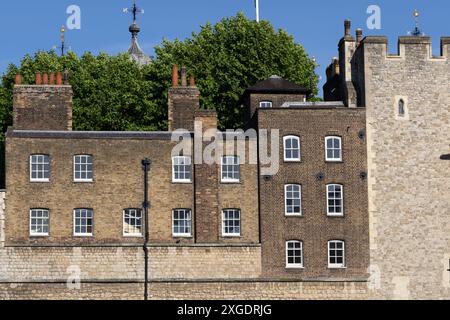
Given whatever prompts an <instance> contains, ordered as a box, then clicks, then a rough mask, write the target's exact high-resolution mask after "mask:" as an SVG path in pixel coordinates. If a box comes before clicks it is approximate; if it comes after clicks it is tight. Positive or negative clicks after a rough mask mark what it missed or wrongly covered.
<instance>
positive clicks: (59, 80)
mask: <svg viewBox="0 0 450 320" xmlns="http://www.w3.org/2000/svg"><path fill="white" fill-rule="evenodd" d="M62 83H63V81H62V73H61V71H58V72H57V73H56V85H57V86H61V85H62Z"/></svg>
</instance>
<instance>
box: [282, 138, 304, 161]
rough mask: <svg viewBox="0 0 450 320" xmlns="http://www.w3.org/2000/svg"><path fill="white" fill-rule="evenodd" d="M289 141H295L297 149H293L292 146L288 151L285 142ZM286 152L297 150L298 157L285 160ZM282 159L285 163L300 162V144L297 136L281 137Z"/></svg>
mask: <svg viewBox="0 0 450 320" xmlns="http://www.w3.org/2000/svg"><path fill="white" fill-rule="evenodd" d="M291 139H293V140H296V141H297V143H298V149H297V148H293V147H292V146H291V148H289V149H288V148H287V147H286V142H287V141H288V140H291ZM288 150H290V151H295V150H298V157H297V158H287V157H286V151H288ZM283 159H284V161H285V162H300V161H301V159H302V154H301V144H300V137H299V136H293V135H289V136H284V137H283Z"/></svg>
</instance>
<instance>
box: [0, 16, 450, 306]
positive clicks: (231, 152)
mask: <svg viewBox="0 0 450 320" xmlns="http://www.w3.org/2000/svg"><path fill="white" fill-rule="evenodd" d="M386 47H387V46H386V39H385V38H382V37H366V38H364V39H363V38H362V34H361V32H360V31H357V36H356V38H354V37H352V36H351V35H350V22H349V21H346V23H345V35H344V37H343V39H342V40H341V41H340V43H339V58H336V59H334V60H333V63H332V65H330V67H329V68H328V69H327V78H328V81H327V84H326V85H325V87H324V97H325V100H327V101H325V102H317V103H311V102H306V98H307V96H308V94H309V92H308V90H306V89H304V88H302V87H300V86H298V85H296V84H293V83H291V82H288V81H286V80H283V79H281V78H279V77H276V76H273V77H271V78H269V79H267V80H265V81H262V82H259V83H257V84H255V85H254V86H252V87H250V88H248V89H247V91H246V92H245V95H244V101H245V108H246V109H245V123H246V128H247V129H249V131H247V132H246V133H245V134H240V133H239V132H235V133H230V132H227V133H220V132H217V131H216V128H217V116H216V114H215V112H214V111H208V110H201V109H200V104H199V98H200V92H199V90H198V88H197V87H196V86H195V81H194V80H193V79H187V76H186V70H185V69H184V68H182V70H181V85H180V83H179V72H178V68H177V67H174V69H173V81H172V87H171V88H170V89H169V101H168V106H169V110H168V115H169V131H168V132H77V131H72V130H71V127H72V126H71V112H72V98H71V97H72V92H71V88H70V86H69V85H62V83H61V81H58V85H56V84H52V85H49V84H45V85H43V84H42V83H40V81H37V83H36V84H34V85H22V84H20V81H18V84H17V85H16V87H15V89H14V124H13V127H12V128H10V129H9V130H8V132H7V141H6V175H7V180H6V192H5V193H0V194H1V195H2V197H0V204H1V206H0V246H1V247H0V261H1V264H0V298H5V299H9V298H12V299H14V298H51V299H54V298H132V299H141V298H142V297H143V293H142V290H143V281H144V253H143V250H142V247H143V246H144V242H145V230H146V228H148V230H149V243H148V247H149V251H150V253H149V269H148V271H149V276H150V277H149V284H150V297H151V298H170V299H189V298H202V299H203V298H243V299H250V298H263V299H264V298H266V299H271V298H291V299H311V298H327V299H369V298H423V297H431V298H443V297H449V291H448V288H449V286H447V283H448V281H447V280H448V272H446V269H447V268H448V265H447V263H448V260H449V259H450V255H449V254H448V249H446V248H448V245H449V244H450V243H449V241H450V240H448V234H450V233H449V232H448V231H449V230H446V225H447V224H446V216H447V215H446V214H447V213H448V208H449V207H450V206H449V204H450V203H449V202H448V201H449V200H448V199H449V197H448V190H449V187H450V186H449V183H448V178H446V173H448V162H445V161H444V160H441V159H443V157H441V155H442V154H444V153H445V152H447V153H448V141H449V139H448V135H446V134H447V132H448V129H449V128H448V126H449V124H448V119H449V114H448V113H449V106H450V96H449V92H450V90H449V87H448V85H449V83H450V82H449V81H448V80H449V79H448V77H449V76H448V75H449V74H450V72H449V71H450V70H449V64H448V56H449V41H448V38H443V39H442V46H441V47H442V53H441V56H440V57H434V56H431V54H430V52H431V49H430V39H429V38H426V37H403V38H400V40H399V48H400V52H399V55H398V56H392V55H388V54H387V53H386V52H387V48H386ZM60 77H61V76H58V78H59V80H60ZM398 79H402V81H398ZM419 79H420V81H419ZM19 80H20V79H19ZM38 80H39V79H38ZM419 82H420V83H421V86H422V88H423V90H421V91H418V90H417V89H416V88H415V87H414V86H415V84H416V83H419ZM407 83H409V84H411V83H412V84H413V85H412V86H409V85H408V84H407ZM177 129H185V130H184V131H180V130H177ZM261 132H267V133H268V135H269V136H271V137H272V138H271V139H269V142H268V144H267V145H265V140H264V139H262V136H261ZM252 133H255V134H252ZM256 133H259V134H256ZM174 136H176V137H177V138H174ZM180 137H184V138H187V137H188V138H191V139H192V140H189V141H190V142H191V143H188V144H187V145H186V147H185V148H184V149H183V150H182V151H180V150H178V149H177V148H178V146H179V138H180ZM199 138H202V139H200V140H199ZM214 138H215V139H216V140H217V139H218V138H226V139H228V140H225V141H234V142H236V144H234V143H233V144H229V143H222V142H219V143H218V144H217V145H216V149H215V151H214V152H213V154H214V155H213V158H214V159H215V160H216V161H214V162H208V161H205V159H206V158H204V157H205V155H206V151H205V150H209V149H208V148H210V146H211V145H210V142H211V141H212V140H214ZM239 142H240V143H241V144H240V146H241V147H242V146H243V150H244V154H242V153H240V152H242V150H240V149H239ZM426 146H432V151H431V152H430V151H426V150H428V149H427V147H426ZM446 147H447V149H446ZM174 150H177V151H176V152H174ZM266 151H267V152H266ZM255 152H256V154H255V155H254V157H253V158H252V153H255ZM269 153H271V157H270V159H272V160H274V159H277V160H278V161H276V162H277V163H276V164H277V166H276V167H277V170H275V171H272V172H270V173H268V172H267V171H266V170H265V169H266V167H267V166H268V165H273V164H274V163H270V164H268V163H266V162H265V156H266V155H268V154H269ZM199 154H200V156H203V161H198V158H197V157H198V155H199ZM444 158H445V157H444ZM143 159H150V160H151V168H150V172H149V179H148V193H147V197H148V199H149V204H150V206H149V221H148V222H147V225H146V221H145V219H144V215H143V210H142V208H143V206H144V203H143V201H144V190H145V187H144V185H145V184H144V182H145V179H144V171H143V170H142V160H143ZM417 190H421V194H418V193H417ZM434 190H435V191H434ZM430 197H431V198H430ZM430 237H432V239H431V238H430ZM417 252H420V255H421V256H422V257H424V256H426V255H427V254H428V259H427V260H426V261H429V264H424V263H417V261H416V260H417V258H414V257H413V256H412V255H414V253H417ZM411 261H416V263H412V262H411ZM425 270H428V271H425Z"/></svg>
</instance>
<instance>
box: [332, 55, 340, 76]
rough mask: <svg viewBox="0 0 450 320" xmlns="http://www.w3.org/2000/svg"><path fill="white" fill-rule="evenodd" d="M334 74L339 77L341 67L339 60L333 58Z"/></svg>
mask: <svg viewBox="0 0 450 320" xmlns="http://www.w3.org/2000/svg"><path fill="white" fill-rule="evenodd" d="M333 71H334V72H333V73H334V74H337V75H339V73H340V66H339V59H338V58H333Z"/></svg>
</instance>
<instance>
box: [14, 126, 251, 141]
mask: <svg viewBox="0 0 450 320" xmlns="http://www.w3.org/2000/svg"><path fill="white" fill-rule="evenodd" d="M221 133H222V136H223V138H227V137H228V138H235V139H238V140H242V139H245V140H252V139H256V138H257V137H251V136H246V135H245V134H242V133H241V132H226V131H223V132H221ZM172 134H175V132H171V131H147V132H135V131H43V130H14V129H12V128H10V129H8V131H7V133H6V136H7V137H8V138H41V139H122V140H123V139H130V140H133V139H134V140H171V139H172ZM180 134H182V133H180ZM177 135H178V136H180V135H179V134H177ZM189 135H190V136H191V137H193V136H194V132H189Z"/></svg>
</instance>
